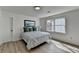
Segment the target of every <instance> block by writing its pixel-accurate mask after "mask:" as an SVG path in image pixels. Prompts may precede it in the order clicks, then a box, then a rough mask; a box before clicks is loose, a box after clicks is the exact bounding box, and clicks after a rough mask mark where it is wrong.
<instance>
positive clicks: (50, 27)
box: [47, 17, 65, 33]
mask: <svg viewBox="0 0 79 59" xmlns="http://www.w3.org/2000/svg"><path fill="white" fill-rule="evenodd" d="M47 31H52V32H59V33H65V17H60V18H55V19H54V20H47Z"/></svg>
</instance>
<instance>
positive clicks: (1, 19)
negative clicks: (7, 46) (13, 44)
mask: <svg viewBox="0 0 79 59" xmlns="http://www.w3.org/2000/svg"><path fill="white" fill-rule="evenodd" d="M10 17H13V30H14V31H13V36H14V37H13V38H14V39H13V40H12V39H11V32H10V26H11V24H10ZM24 20H34V21H36V26H38V25H39V19H38V18H35V17H30V16H26V15H20V14H15V13H11V12H7V11H2V10H0V43H4V42H8V41H15V40H19V38H20V33H21V32H22V31H23V26H24Z"/></svg>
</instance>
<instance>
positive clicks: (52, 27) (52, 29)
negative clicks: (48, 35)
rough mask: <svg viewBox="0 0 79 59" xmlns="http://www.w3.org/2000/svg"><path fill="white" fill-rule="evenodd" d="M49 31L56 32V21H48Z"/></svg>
mask: <svg viewBox="0 0 79 59" xmlns="http://www.w3.org/2000/svg"><path fill="white" fill-rule="evenodd" d="M47 31H54V21H53V20H48V21H47Z"/></svg>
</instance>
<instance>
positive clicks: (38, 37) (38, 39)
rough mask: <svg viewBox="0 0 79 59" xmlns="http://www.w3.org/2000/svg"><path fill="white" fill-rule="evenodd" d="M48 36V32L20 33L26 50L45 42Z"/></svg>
mask: <svg viewBox="0 0 79 59" xmlns="http://www.w3.org/2000/svg"><path fill="white" fill-rule="evenodd" d="M49 36H50V34H49V33H48V32H41V31H33V32H25V33H22V39H24V41H25V42H26V43H27V48H28V49H31V48H34V47H36V46H37V45H39V44H41V43H43V42H47V40H49Z"/></svg>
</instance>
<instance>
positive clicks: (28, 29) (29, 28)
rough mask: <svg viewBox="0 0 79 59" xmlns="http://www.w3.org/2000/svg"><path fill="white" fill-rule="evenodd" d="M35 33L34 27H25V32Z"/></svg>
mask: <svg viewBox="0 0 79 59" xmlns="http://www.w3.org/2000/svg"><path fill="white" fill-rule="evenodd" d="M30 31H33V28H32V27H24V32H30Z"/></svg>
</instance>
